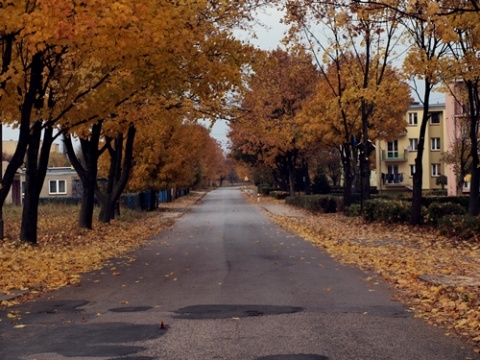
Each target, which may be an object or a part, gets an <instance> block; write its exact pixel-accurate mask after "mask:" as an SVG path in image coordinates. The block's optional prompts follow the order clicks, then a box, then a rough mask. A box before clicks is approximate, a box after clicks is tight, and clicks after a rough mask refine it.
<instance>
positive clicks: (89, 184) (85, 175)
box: [65, 121, 103, 229]
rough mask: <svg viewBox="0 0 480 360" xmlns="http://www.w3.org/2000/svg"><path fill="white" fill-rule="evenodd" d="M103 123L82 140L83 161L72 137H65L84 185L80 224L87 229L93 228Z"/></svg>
mask: <svg viewBox="0 0 480 360" xmlns="http://www.w3.org/2000/svg"><path fill="white" fill-rule="evenodd" d="M102 125H103V123H102V121H100V122H98V123H97V124H94V125H93V126H92V129H91V134H90V138H89V139H81V140H80V145H81V152H82V157H83V160H84V161H83V163H82V162H81V161H80V159H79V158H78V156H77V154H76V153H75V149H74V148H73V144H72V139H71V137H67V138H65V147H66V149H67V155H68V158H69V159H70V162H71V163H72V165H73V167H74V168H75V170H76V172H77V174H78V176H79V178H80V181H81V182H82V187H83V193H82V201H81V205H80V214H79V219H78V225H79V226H80V227H81V228H86V229H92V228H93V210H94V208H95V188H96V185H97V167H98V157H99V156H100V150H99V148H98V146H99V143H100V134H101V131H102Z"/></svg>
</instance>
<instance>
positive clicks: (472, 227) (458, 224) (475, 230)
mask: <svg viewBox="0 0 480 360" xmlns="http://www.w3.org/2000/svg"><path fill="white" fill-rule="evenodd" d="M438 229H439V231H440V233H441V234H442V235H445V236H449V237H453V236H454V237H456V238H457V239H460V240H478V239H479V236H480V218H478V217H476V216H471V215H447V216H444V217H442V218H441V219H439V220H438Z"/></svg>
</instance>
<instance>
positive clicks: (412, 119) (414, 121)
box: [408, 112, 418, 125]
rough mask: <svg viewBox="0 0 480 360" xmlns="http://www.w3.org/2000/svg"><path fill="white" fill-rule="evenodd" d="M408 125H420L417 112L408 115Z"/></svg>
mask: <svg viewBox="0 0 480 360" xmlns="http://www.w3.org/2000/svg"><path fill="white" fill-rule="evenodd" d="M408 125H418V114H417V113H416V112H411V113H408Z"/></svg>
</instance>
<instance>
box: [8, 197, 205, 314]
mask: <svg viewBox="0 0 480 360" xmlns="http://www.w3.org/2000/svg"><path fill="white" fill-rule="evenodd" d="M202 195H203V194H202V193H192V194H191V195H190V196H186V197H183V198H181V199H178V200H177V201H176V202H175V203H172V204H169V205H164V206H162V208H163V209H162V210H164V211H162V212H149V213H147V212H134V211H129V210H122V215H121V216H120V219H119V220H114V221H112V223H111V224H109V225H108V224H102V223H98V222H95V223H94V230H86V229H80V228H78V226H77V218H78V210H79V209H78V208H77V207H72V206H58V205H55V207H53V206H44V207H41V208H40V216H39V231H38V235H39V236H38V245H37V246H30V245H27V244H22V243H19V242H18V241H17V240H15V239H18V233H19V228H20V216H19V212H20V211H21V209H19V208H7V209H6V210H5V237H6V238H5V240H4V241H2V242H0V293H4V294H9V293H11V292H12V291H18V290H23V291H26V292H27V295H26V296H25V297H23V298H17V299H14V300H9V301H2V302H1V303H0V306H11V305H14V304H15V303H18V302H20V301H23V300H25V299H28V298H29V297H30V296H31V295H35V294H36V293H39V292H43V291H48V290H52V289H56V288H60V287H62V286H66V285H79V284H80V274H82V273H84V272H87V271H91V270H96V269H100V268H102V267H103V266H105V265H106V261H107V260H108V259H110V258H112V257H125V256H127V255H128V253H130V252H131V251H132V250H134V249H136V248H138V247H140V246H141V245H143V244H144V243H145V241H146V240H148V239H149V238H151V237H152V236H153V235H155V234H158V233H159V232H160V231H162V230H163V229H165V228H166V227H168V226H170V225H171V224H172V223H173V221H174V220H173V219H172V217H171V216H164V214H165V210H167V211H171V209H170V208H173V211H176V212H177V211H180V210H181V211H184V209H185V208H188V207H189V206H190V205H191V204H193V203H194V202H196V201H198V199H199V198H200V197H201V196H202ZM178 209H180V210H178Z"/></svg>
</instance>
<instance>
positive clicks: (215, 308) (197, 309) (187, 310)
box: [175, 305, 303, 320]
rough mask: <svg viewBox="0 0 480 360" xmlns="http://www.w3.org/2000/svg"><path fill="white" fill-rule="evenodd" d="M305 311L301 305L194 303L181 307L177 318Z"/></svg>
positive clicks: (226, 317)
mask: <svg viewBox="0 0 480 360" xmlns="http://www.w3.org/2000/svg"><path fill="white" fill-rule="evenodd" d="M301 311H303V308H301V307H294V306H275V305H193V306H187V307H184V308H181V309H179V310H177V311H175V313H176V314H177V315H176V316H175V318H176V319H200V320H203V319H228V318H245V317H253V316H268V315H281V314H293V313H297V312H301Z"/></svg>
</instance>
